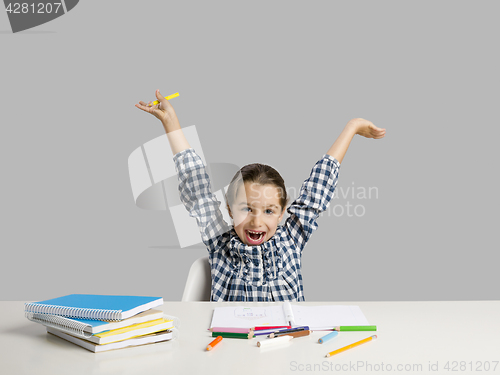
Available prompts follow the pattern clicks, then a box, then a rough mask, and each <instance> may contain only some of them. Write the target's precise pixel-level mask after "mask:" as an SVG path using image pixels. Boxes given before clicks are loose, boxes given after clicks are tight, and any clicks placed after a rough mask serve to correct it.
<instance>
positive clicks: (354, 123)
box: [346, 118, 385, 139]
mask: <svg viewBox="0 0 500 375" xmlns="http://www.w3.org/2000/svg"><path fill="white" fill-rule="evenodd" d="M346 126H348V127H351V128H352V129H353V130H354V132H355V133H356V134H359V135H361V136H363V137H366V138H373V139H380V138H384V137H385V129H382V128H378V127H376V126H375V125H373V123H372V122H371V121H368V120H365V119H363V118H354V119H352V120H351V121H349V122H348V123H347V125H346Z"/></svg>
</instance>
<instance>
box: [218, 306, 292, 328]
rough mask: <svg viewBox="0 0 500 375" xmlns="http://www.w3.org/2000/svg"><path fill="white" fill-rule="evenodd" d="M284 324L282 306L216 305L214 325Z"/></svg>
mask: <svg viewBox="0 0 500 375" xmlns="http://www.w3.org/2000/svg"><path fill="white" fill-rule="evenodd" d="M266 325H268V326H284V325H288V323H287V322H286V320H285V315H284V313H283V307H282V306H269V307H237V306H234V307H216V308H215V310H214V315H213V317H212V324H211V325H210V328H212V327H233V328H252V327H255V326H266Z"/></svg>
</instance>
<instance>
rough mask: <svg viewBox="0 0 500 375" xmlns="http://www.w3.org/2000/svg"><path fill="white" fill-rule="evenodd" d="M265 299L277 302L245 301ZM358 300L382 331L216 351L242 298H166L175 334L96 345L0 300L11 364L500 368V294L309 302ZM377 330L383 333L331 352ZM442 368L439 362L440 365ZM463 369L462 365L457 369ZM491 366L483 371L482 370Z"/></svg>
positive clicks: (89, 368) (3, 353)
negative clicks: (167, 338) (138, 342)
mask: <svg viewBox="0 0 500 375" xmlns="http://www.w3.org/2000/svg"><path fill="white" fill-rule="evenodd" d="M236 304H237V305H239V306H263V305H269V304H267V303H236ZM303 304H305V305H309V306H315V305H327V304H338V305H358V306H360V307H361V310H362V311H363V313H364V314H365V316H366V318H367V319H368V321H369V323H370V324H374V325H377V332H341V333H340V335H339V337H337V338H335V339H333V340H331V341H329V342H328V343H325V344H318V338H320V337H321V336H323V335H324V334H325V332H313V333H312V334H311V335H310V336H308V337H301V338H297V339H294V340H292V341H291V342H290V343H288V344H286V345H285V346H283V347H278V348H267V349H260V348H258V347H257V346H256V342H257V341H256V340H255V339H253V340H239V339H224V340H223V342H222V343H221V344H220V345H218V346H217V347H216V348H215V349H214V350H213V351H210V352H207V351H206V350H205V349H206V346H207V344H208V343H209V342H210V341H212V338H211V336H210V333H209V332H208V331H207V328H208V327H209V325H210V321H211V316H212V312H213V309H214V307H216V306H229V305H235V303H231V304H230V303H214V302H166V303H165V304H164V305H163V310H164V311H165V312H166V313H167V314H170V315H174V316H177V317H179V318H180V319H181V327H180V337H179V338H178V339H177V340H174V341H171V342H164V343H158V344H153V345H146V346H142V347H134V348H127V349H121V350H115V351H110V352H103V353H98V354H95V353H92V352H89V351H87V350H85V349H83V348H81V347H79V346H77V345H74V344H71V343H69V342H67V341H65V340H63V339H60V338H58V337H55V336H52V335H49V334H47V333H46V330H45V327H43V326H42V325H39V324H36V323H33V322H30V321H28V320H27V319H26V318H25V317H24V302H17V301H9V302H7V301H4V302H0V308H1V311H2V319H1V320H0V358H1V372H2V374H9V375H11V374H50V375H57V374H70V373H71V374H72V375H77V374H86V375H88V374H155V373H158V374H165V373H169V374H184V373H185V374H188V373H189V374H202V373H203V374H206V373H209V374H210V373H213V374H238V375H243V374H256V373H273V374H287V373H293V374H297V373H307V374H308V373H312V372H317V373H322V372H324V373H343V374H346V373H356V374H363V373H387V372H399V373H405V372H406V373H417V372H418V373H421V374H430V373H432V374H437V373H439V374H444V373H457V372H458V373H462V374H466V373H467V374H468V373H476V372H478V373H479V372H481V373H486V374H487V373H492V374H495V373H500V301H473V302H304V303H303ZM373 334H377V336H378V339H377V340H373V341H371V342H369V343H366V344H363V345H361V346H359V347H356V348H354V349H351V350H348V351H346V352H343V353H341V354H339V355H336V356H334V357H331V358H325V355H326V353H327V352H330V351H333V350H335V349H338V348H340V347H343V346H345V345H348V344H351V343H353V342H355V341H358V340H361V339H363V338H366V337H368V336H371V335H373ZM436 369H437V370H438V371H434V370H436ZM453 370H454V371H453ZM479 370H482V371H479Z"/></svg>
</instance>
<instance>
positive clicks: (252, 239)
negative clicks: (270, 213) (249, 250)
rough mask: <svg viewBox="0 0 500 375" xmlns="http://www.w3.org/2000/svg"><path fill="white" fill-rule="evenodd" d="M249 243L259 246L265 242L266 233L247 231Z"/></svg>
mask: <svg viewBox="0 0 500 375" xmlns="http://www.w3.org/2000/svg"><path fill="white" fill-rule="evenodd" d="M245 234H246V237H247V240H248V242H249V243H250V244H251V245H258V244H260V243H262V242H263V241H264V237H265V235H266V232H258V231H253V230H245Z"/></svg>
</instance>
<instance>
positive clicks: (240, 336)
mask: <svg viewBox="0 0 500 375" xmlns="http://www.w3.org/2000/svg"><path fill="white" fill-rule="evenodd" d="M217 336H222V337H224V338H227V339H251V338H254V337H255V335H254V334H253V332H251V333H234V332H212V337H217Z"/></svg>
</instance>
